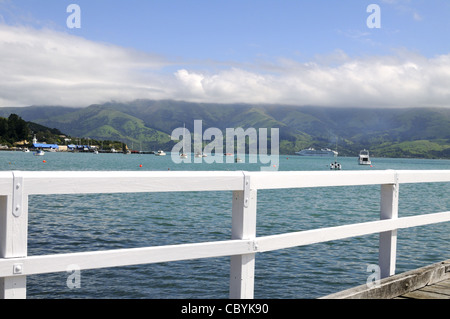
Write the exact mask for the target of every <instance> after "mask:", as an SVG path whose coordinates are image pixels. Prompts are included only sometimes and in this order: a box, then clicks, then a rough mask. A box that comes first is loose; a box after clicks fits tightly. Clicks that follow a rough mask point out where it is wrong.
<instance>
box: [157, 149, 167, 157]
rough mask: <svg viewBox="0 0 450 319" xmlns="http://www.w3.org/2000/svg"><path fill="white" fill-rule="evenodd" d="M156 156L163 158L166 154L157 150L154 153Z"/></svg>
mask: <svg viewBox="0 0 450 319" xmlns="http://www.w3.org/2000/svg"><path fill="white" fill-rule="evenodd" d="M155 155H156V156H165V155H166V153H165V152H164V151H163V150H159V151H158V152H156V153H155Z"/></svg>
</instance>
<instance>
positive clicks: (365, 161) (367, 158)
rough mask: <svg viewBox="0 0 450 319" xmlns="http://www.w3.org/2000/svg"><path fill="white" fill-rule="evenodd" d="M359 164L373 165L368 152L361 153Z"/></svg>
mask: <svg viewBox="0 0 450 319" xmlns="http://www.w3.org/2000/svg"><path fill="white" fill-rule="evenodd" d="M358 162H359V165H371V164H372V161H371V160H370V156H369V151H368V150H366V149H364V150H362V151H360V152H359V158H358Z"/></svg>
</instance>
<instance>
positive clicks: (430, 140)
mask: <svg viewBox="0 0 450 319" xmlns="http://www.w3.org/2000/svg"><path fill="white" fill-rule="evenodd" d="M11 113H15V114H18V115H19V116H21V117H22V118H23V119H25V120H26V121H33V122H35V123H39V124H42V125H45V126H47V127H51V128H57V129H59V130H60V131H62V132H64V133H66V134H69V135H71V136H83V137H90V138H95V139H109V140H120V141H122V142H125V143H127V144H128V146H129V147H133V148H134V149H139V148H141V149H142V150H155V149H158V148H164V149H166V150H169V149H170V148H171V147H172V146H173V144H174V143H175V142H174V141H171V139H170V134H171V133H172V131H173V130H174V129H175V128H178V127H183V125H184V124H185V125H186V128H188V129H189V130H191V131H193V126H194V120H202V121H203V129H204V130H205V129H207V128H209V127H217V128H219V129H221V130H222V131H225V129H226V128H237V127H242V128H244V129H245V128H249V127H254V128H268V129H270V128H279V130H280V154H294V153H295V152H296V151H298V150H300V149H302V148H307V147H315V148H325V147H328V148H332V149H336V148H337V149H338V151H339V154H340V155H342V156H357V154H358V153H359V150H361V149H363V148H365V149H369V150H371V154H373V155H374V156H386V157H423V158H450V109H439V108H404V109H400V108H399V109H366V108H358V109H355V108H326V107H313V106H302V107H300V106H299V107H296V106H287V105H254V104H213V103H193V102H183V101H173V100H136V101H132V102H129V103H115V102H109V103H104V104H95V105H91V106H88V107H85V108H67V107H55V106H30V107H24V108H22V107H21V108H1V109H0V116H3V117H7V116H8V115H9V114H11ZM269 132H270V131H269Z"/></svg>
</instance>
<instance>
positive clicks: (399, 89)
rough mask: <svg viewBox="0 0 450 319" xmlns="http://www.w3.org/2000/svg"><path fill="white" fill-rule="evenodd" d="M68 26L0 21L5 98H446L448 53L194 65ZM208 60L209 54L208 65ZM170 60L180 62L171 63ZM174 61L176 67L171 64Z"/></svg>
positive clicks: (386, 102)
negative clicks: (80, 33)
mask: <svg viewBox="0 0 450 319" xmlns="http://www.w3.org/2000/svg"><path fill="white" fill-rule="evenodd" d="M179 64H180V63H179V62H178V63H177V64H175V63H170V62H169V61H167V60H165V59H163V58H162V57H159V56H155V55H151V54H147V53H143V52H137V51H133V50H130V49H125V48H121V47H117V46H112V45H108V44H102V43H95V42H92V41H89V40H86V39H83V38H80V37H76V36H73V35H68V34H66V33H64V32H56V31H50V30H45V29H44V30H36V29H32V28H25V27H11V26H5V25H0V106H24V105H44V104H45V105H66V106H88V105H90V104H93V103H102V102H106V101H110V100H117V101H128V100H133V99H139V98H143V99H145V98H149V99H166V98H167V99H177V100H187V101H198V102H215V103H233V102H240V103H241V102H243V103H280V104H295V105H323V106H354V107H415V106H444V107H448V106H450V54H448V55H441V56H437V57H434V58H426V57H423V56H420V55H417V54H413V53H411V52H407V51H403V52H397V53H396V54H394V55H392V56H372V57H364V58H352V57H349V56H347V55H346V54H345V52H342V51H339V52H335V53H332V54H330V56H329V57H326V56H323V55H322V56H318V58H317V60H316V61H311V62H309V63H300V62H298V61H294V60H289V59H279V60H278V61H275V62H273V61H272V62H269V61H263V62H260V63H255V64H251V65H250V64H247V65H242V64H241V65H240V66H239V67H237V65H238V64H235V65H232V64H231V63H230V64H229V65H228V66H224V64H223V63H218V64H217V65H216V68H215V69H209V70H204V69H202V70H199V69H194V68H193V67H192V69H190V67H189V64H188V63H185V65H183V66H179V67H177V65H179ZM208 66H209V67H210V66H211V64H210V62H208V63H205V64H204V68H206V67H208ZM174 67H176V68H177V69H175V70H176V71H173V70H174ZM168 69H170V70H172V71H170V72H168Z"/></svg>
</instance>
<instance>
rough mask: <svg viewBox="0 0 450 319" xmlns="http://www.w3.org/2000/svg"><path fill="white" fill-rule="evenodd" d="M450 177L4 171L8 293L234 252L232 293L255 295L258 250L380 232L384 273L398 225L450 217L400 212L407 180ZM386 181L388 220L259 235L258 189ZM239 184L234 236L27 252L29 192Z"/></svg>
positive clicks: (437, 173) (0, 190)
mask: <svg viewBox="0 0 450 319" xmlns="http://www.w3.org/2000/svg"><path fill="white" fill-rule="evenodd" d="M425 182H450V170H423V171H415V170H414V171H413V170H411V171H407V170H400V171H393V170H387V171H370V172H367V171H331V172H329V171H326V172H320V171H319V172H304V171H299V172H241V171H234V172H224V171H214V172H211V171H209V172H196V171H189V172H186V171H183V172H176V171H168V172H130V171H119V172H99V171H97V172H79V171H68V172H46V171H40V172H21V171H13V172H0V297H1V298H26V276H30V275H35V274H42V273H51V272H64V271H66V270H67V269H68V266H69V265H74V264H76V265H78V266H79V267H80V269H81V270H83V269H96V268H105V267H119V266H127V265H137V264H149V263H159V262H169V261H179V260H187V259H198V258H212V257H224V256H231V264H230V298H245V299H250V298H253V290H254V289H253V288H254V273H255V256H256V254H257V253H262V252H267V251H273V250H278V249H285V248H289V247H296V246H303V245H310V244H314V243H321V242H326V241H332V240H339V239H344V238H349V237H356V236H363V235H368V234H374V233H379V234H380V247H379V266H380V268H381V276H382V277H383V278H384V277H387V276H391V275H394V274H395V260H396V236H397V230H398V229H402V228H410V227H416V226H423V225H429V224H435V223H442V222H448V221H450V212H441V213H434V214H424V215H417V216H411V217H403V218H399V217H398V197H399V184H402V183H425ZM377 184H379V185H381V191H380V193H381V203H380V220H378V221H372V222H364V223H358V224H351V225H344V226H337V227H327V228H320V229H313V230H307V231H301V232H292V233H285V234H278V235H270V236H263V237H256V212H257V191H258V190H259V189H282V188H302V187H328V186H354V185H377ZM180 191H183V192H187V191H232V194H233V197H232V238H231V239H230V240H226V241H215V242H206V243H192V244H181V245H169V246H158V247H146V248H131V249H117V250H106V251H95V252H81V253H67V254H57V255H45V256H31V257H28V256H27V231H28V197H29V196H30V195H51V194H93V193H136V192H180Z"/></svg>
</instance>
